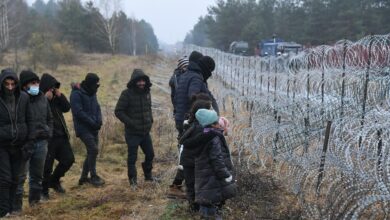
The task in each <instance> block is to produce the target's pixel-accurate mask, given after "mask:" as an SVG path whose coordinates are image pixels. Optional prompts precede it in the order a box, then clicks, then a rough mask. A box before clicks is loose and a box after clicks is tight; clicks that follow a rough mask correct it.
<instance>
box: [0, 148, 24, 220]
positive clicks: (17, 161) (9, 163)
mask: <svg viewBox="0 0 390 220" xmlns="http://www.w3.org/2000/svg"><path fill="white" fill-rule="evenodd" d="M25 163H26V162H25V161H24V160H23V159H22V154H21V151H20V146H19V147H15V146H12V147H11V146H1V147H0V218H1V217H3V216H5V215H6V214H7V213H9V212H12V211H17V210H15V208H14V207H13V200H14V199H15V195H16V188H17V185H18V182H19V177H20V173H21V172H22V171H23V168H24V166H25Z"/></svg>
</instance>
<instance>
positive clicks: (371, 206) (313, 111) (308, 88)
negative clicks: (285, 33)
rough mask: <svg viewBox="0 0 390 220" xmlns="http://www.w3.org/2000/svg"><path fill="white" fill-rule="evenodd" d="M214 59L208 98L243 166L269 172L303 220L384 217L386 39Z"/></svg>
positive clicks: (388, 150) (389, 60) (389, 41)
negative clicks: (226, 118)
mask: <svg viewBox="0 0 390 220" xmlns="http://www.w3.org/2000/svg"><path fill="white" fill-rule="evenodd" d="M193 50H197V51H199V52H201V53H203V54H205V55H208V56H211V57H213V58H214V59H215V60H216V64H217V66H216V70H215V72H214V76H213V81H214V82H213V83H212V85H211V87H212V90H213V94H214V95H215V96H216V98H217V100H218V102H219V105H220V106H221V107H220V108H222V109H223V110H224V111H225V112H226V113H228V112H230V113H231V114H232V115H231V117H232V120H233V124H234V126H233V128H232V132H231V137H230V139H231V144H232V145H233V146H234V147H235V149H236V152H234V153H237V155H238V158H239V163H240V164H241V165H245V166H249V168H250V169H253V170H254V169H256V167H259V166H263V167H266V168H267V167H272V168H274V170H275V172H274V174H275V175H277V177H278V178H279V179H281V180H282V182H283V183H285V184H286V187H287V188H289V189H290V190H291V191H293V192H294V193H296V194H297V196H298V197H299V198H300V202H301V205H302V207H303V210H304V213H303V218H306V219H389V218H390V205H389V203H390V129H389V128H390V112H389V106H390V102H389V86H390V35H370V36H367V37H364V38H362V39H361V40H359V41H357V42H351V41H348V40H341V41H339V42H337V43H336V44H335V45H333V46H327V45H323V46H318V47H315V48H310V49H306V50H304V51H303V52H300V53H299V54H297V55H288V56H278V57H274V56H269V57H242V56H237V55H234V54H228V53H225V52H222V51H219V50H216V49H211V48H201V47H197V46H194V45H185V46H184V47H183V53H184V54H189V53H191V51H193Z"/></svg>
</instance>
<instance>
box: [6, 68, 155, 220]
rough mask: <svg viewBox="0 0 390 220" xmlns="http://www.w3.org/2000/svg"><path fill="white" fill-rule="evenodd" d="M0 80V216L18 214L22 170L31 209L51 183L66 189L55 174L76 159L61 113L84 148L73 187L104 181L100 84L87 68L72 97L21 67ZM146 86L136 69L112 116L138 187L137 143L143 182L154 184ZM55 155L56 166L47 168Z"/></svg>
mask: <svg viewBox="0 0 390 220" xmlns="http://www.w3.org/2000/svg"><path fill="white" fill-rule="evenodd" d="M0 83H1V87H0V218H1V217H4V216H12V215H18V214H20V213H21V211H22V206H23V194H24V183H25V181H26V178H27V174H28V176H29V195H28V201H29V204H30V205H31V206H33V205H35V204H37V203H39V202H40V201H41V200H48V199H50V196H49V188H52V189H54V190H55V191H56V192H58V193H65V189H64V188H63V187H62V185H61V182H60V179H61V177H63V176H64V175H65V173H66V172H67V171H68V170H69V169H70V168H71V167H72V165H73V163H74V162H75V157H74V154H73V151H72V147H71V144H70V141H69V138H70V135H69V131H68V128H67V125H66V122H65V119H64V115H63V114H64V113H66V112H69V111H70V110H71V111H72V116H73V124H74V130H75V133H76V136H77V137H78V138H80V140H81V141H82V142H83V143H84V145H85V147H86V151H87V155H86V158H85V160H84V163H83V166H82V172H81V176H80V179H79V182H78V184H79V185H84V184H87V183H88V184H91V185H93V186H96V187H99V186H102V185H104V184H105V181H104V180H103V178H101V177H100V176H99V175H98V174H97V170H96V159H97V155H98V153H99V131H100V128H101V127H102V125H103V120H102V113H101V109H100V104H99V102H98V100H97V97H96V93H97V91H98V88H99V87H100V78H99V76H98V75H97V74H95V73H88V74H87V75H86V77H85V79H84V80H83V81H82V82H81V83H72V85H71V86H72V92H71V95H70V102H69V101H68V99H67V98H66V96H65V95H64V94H63V93H62V92H61V90H60V87H61V83H60V82H59V81H57V79H56V78H55V77H53V76H52V75H50V74H47V73H44V74H43V75H42V77H41V78H40V77H39V76H38V75H37V74H36V73H34V72H33V71H31V70H24V71H22V72H21V73H20V74H19V77H18V76H17V74H16V73H15V72H14V71H13V70H12V69H9V68H8V69H3V70H2V71H1V74H0ZM151 86H152V84H151V83H150V79H149V77H148V76H147V75H146V74H145V73H144V72H143V71H142V70H141V69H135V70H134V72H133V74H132V76H131V79H130V81H129V83H128V84H127V88H126V89H125V90H124V91H123V92H122V94H121V96H120V98H119V100H118V103H117V106H116V108H115V115H116V116H117V117H118V118H119V119H120V120H121V121H122V122H123V123H124V124H125V127H126V129H125V138H126V142H127V144H128V176H129V181H130V184H131V185H137V170H136V167H135V163H136V159H137V151H138V147H139V146H140V147H141V149H142V150H143V151H144V153H145V155H146V157H145V162H144V163H142V168H143V171H144V176H145V181H154V178H153V176H152V161H153V158H154V151H153V144H152V140H151V136H150V133H149V132H150V129H151V127H152V123H153V116H152V108H151V106H152V102H151V96H150V87H151ZM55 160H57V161H58V164H57V166H56V167H55V168H54V170H53V164H54V161H55Z"/></svg>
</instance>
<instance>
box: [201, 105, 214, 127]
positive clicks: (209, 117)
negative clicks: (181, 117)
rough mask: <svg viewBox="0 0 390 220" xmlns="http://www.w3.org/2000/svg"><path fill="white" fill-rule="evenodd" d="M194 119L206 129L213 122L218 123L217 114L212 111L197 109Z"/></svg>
mask: <svg viewBox="0 0 390 220" xmlns="http://www.w3.org/2000/svg"><path fill="white" fill-rule="evenodd" d="M195 118H196V120H198V122H199V124H200V125H202V127H206V126H208V125H212V124H214V123H215V122H218V114H217V112H216V111H214V110H208V109H199V110H198V111H197V112H196V113H195Z"/></svg>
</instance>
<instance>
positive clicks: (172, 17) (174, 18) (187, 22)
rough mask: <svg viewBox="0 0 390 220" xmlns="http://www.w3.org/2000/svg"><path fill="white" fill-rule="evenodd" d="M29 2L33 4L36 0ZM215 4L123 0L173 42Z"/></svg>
mask: <svg viewBox="0 0 390 220" xmlns="http://www.w3.org/2000/svg"><path fill="white" fill-rule="evenodd" d="M27 2H28V3H30V4H32V3H33V2H35V0H27ZM46 2H47V0H46ZM213 4H214V0H122V9H123V11H124V12H126V14H127V15H128V16H129V17H130V16H132V15H134V16H135V17H136V18H137V19H144V20H146V21H147V22H149V23H150V24H151V25H152V26H153V29H154V33H155V34H156V36H157V38H158V39H159V40H160V41H163V42H165V43H169V44H173V43H176V42H177V41H182V40H184V37H185V35H186V34H187V33H188V32H189V31H190V30H191V29H192V28H193V27H194V25H195V24H196V22H197V21H198V18H199V17H200V16H203V15H206V14H207V7H208V6H210V5H213Z"/></svg>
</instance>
